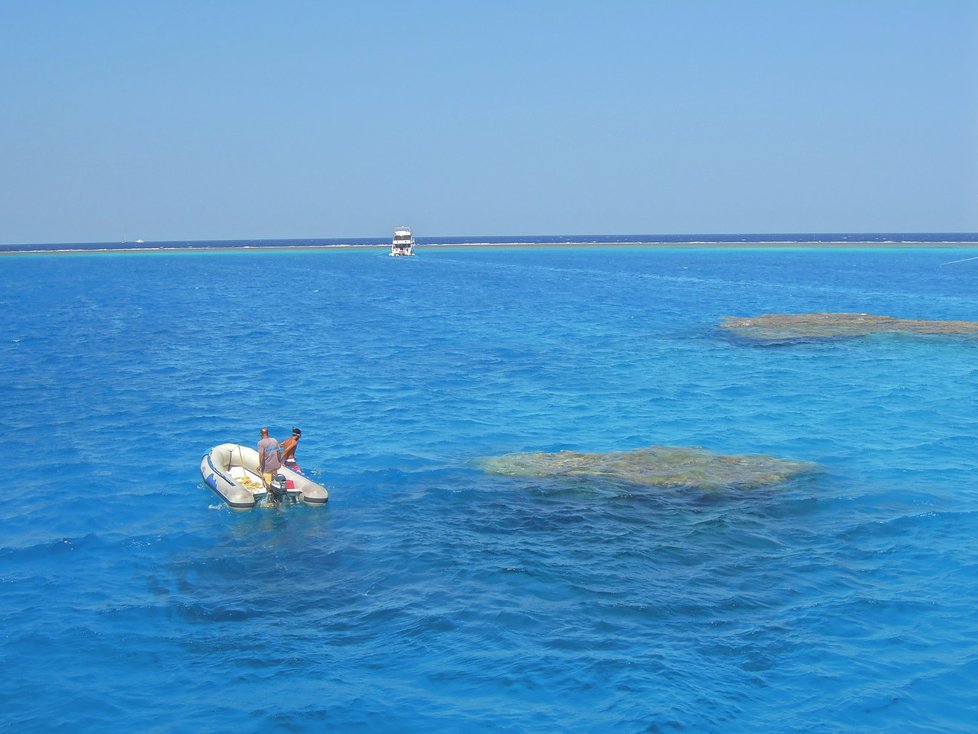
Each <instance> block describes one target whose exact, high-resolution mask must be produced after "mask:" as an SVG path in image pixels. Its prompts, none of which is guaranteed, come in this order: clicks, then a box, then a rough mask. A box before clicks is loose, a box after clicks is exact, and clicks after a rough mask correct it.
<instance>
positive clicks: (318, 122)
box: [0, 0, 978, 244]
mask: <svg viewBox="0 0 978 734" xmlns="http://www.w3.org/2000/svg"><path fill="white" fill-rule="evenodd" d="M397 224H408V225H411V226H413V227H414V229H415V232H416V234H418V235H419V236H421V237H422V238H424V237H425V236H429V237H430V236H434V235H477V234H482V235H504V234H601V233H604V234H624V233H721V232H758V233H763V232H840V231H851V232H870V231H893V232H925V231H978V2H974V1H973V0H968V1H964V0H958V1H956V0H913V1H911V0H777V1H757V2H747V1H744V2H735V1H733V0H730V1H725V0H634V1H632V0H622V1H620V2H615V1H613V0H610V1H608V2H598V1H597V0H595V1H593V2H576V1H574V0H554V1H549V0H548V1H539V2H535V1H534V0H519V1H517V0H513V1H511V2H509V1H506V0H496V1H494V2H468V1H466V0H454V1H451V0H445V1H442V2H436V1H434V0H411V1H406V0H399V1H397V2H378V1H372V0H362V1H357V2H327V1H325V0H324V1H322V2H313V1H310V2H293V1H291V0H274V1H272V0H268V1H267V2H247V1H240V2H231V1H213V0H211V1H208V0H192V1H191V2H184V1H182V0H166V1H163V0H160V1H159V2H149V1H147V2H139V1H132V0H118V1H116V2H103V1H100V0H90V1H87V2H81V1H67V0H65V1H64V2H51V1H49V0H0V243H25V244H26V243H40V242H88V241H120V240H122V239H124V238H128V239H137V238H140V239H145V240H167V239H235V238H291V237H301V238H304V237H356V236H378V237H384V236H387V235H388V234H389V231H390V230H391V228H392V227H393V226H394V225H397Z"/></svg>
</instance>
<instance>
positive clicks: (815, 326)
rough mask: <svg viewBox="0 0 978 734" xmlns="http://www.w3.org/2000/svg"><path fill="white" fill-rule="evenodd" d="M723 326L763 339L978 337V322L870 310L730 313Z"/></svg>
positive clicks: (745, 336)
mask: <svg viewBox="0 0 978 734" xmlns="http://www.w3.org/2000/svg"><path fill="white" fill-rule="evenodd" d="M720 326H721V327H722V328H724V329H726V330H727V331H729V332H731V333H732V334H734V335H735V336H738V337H743V338H746V339H754V340H763V341H774V340H790V339H840V338H845V337H857V336H868V335H869V334H881V333H899V334H938V335H946V336H972V337H978V321H929V320H927V319H896V318H892V317H890V316H874V315H873V314H866V313H799V314H763V315H761V316H753V317H751V318H741V317H736V316H729V317H727V318H725V319H724V320H723V322H721V324H720Z"/></svg>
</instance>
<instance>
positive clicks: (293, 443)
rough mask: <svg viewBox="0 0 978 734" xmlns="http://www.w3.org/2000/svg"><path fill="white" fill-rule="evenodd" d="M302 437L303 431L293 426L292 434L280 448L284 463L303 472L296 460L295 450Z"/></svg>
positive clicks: (294, 469)
mask: <svg viewBox="0 0 978 734" xmlns="http://www.w3.org/2000/svg"><path fill="white" fill-rule="evenodd" d="M300 438H302V431H301V430H300V429H298V428H293V429H292V435H291V436H290V437H289V438H287V439H285V440H284V441H283V442H282V445H281V446H280V447H279V448H280V449H281V451H282V464H284V465H285V466H287V467H288V468H289V469H291V470H292V471H294V472H298V473H299V474H302V469H300V468H299V465H298V463H296V460H295V450H296V448H298V446H299V439H300Z"/></svg>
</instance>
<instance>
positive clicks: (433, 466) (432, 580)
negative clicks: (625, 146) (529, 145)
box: [0, 247, 978, 734]
mask: <svg viewBox="0 0 978 734" xmlns="http://www.w3.org/2000/svg"><path fill="white" fill-rule="evenodd" d="M975 254H976V252H975V250H974V249H969V248H907V247H901V248H875V249H859V248H852V249H832V250H818V249H800V248H799V249H792V248H784V249H758V248H743V249H709V248H690V247H683V248H660V249H646V248H609V249H582V248H576V249H575V248H570V249H534V250H521V249H464V250H463V249H452V248H438V249H434V248H433V249H430V250H424V249H422V250H420V255H419V256H418V257H415V258H389V257H387V256H386V254H385V253H383V252H382V251H378V250H361V251H355V250H322V251H251V252H247V251H245V252H242V251H233V250H229V251H227V252H217V253H209V252H177V253H148V254H141V255H132V254H105V255H97V256H94V255H85V254H79V255H21V256H16V257H6V258H3V259H2V260H0V308H2V311H3V314H4V329H3V337H2V338H0V403H2V405H3V410H2V411H0V428H2V430H3V431H4V436H5V445H6V446H7V460H6V466H7V480H8V481H7V486H6V488H5V492H6V501H5V502H3V503H2V505H0V591H2V593H0V625H2V630H3V634H2V635H0V665H2V670H3V671H4V673H5V675H4V686H3V687H2V688H0V712H2V713H0V730H2V731H11V732H15V731H16V732H47V731H55V730H60V731H72V732H105V731H151V732H184V731H236V732H306V731H310V732H312V731H324V730H333V731H405V732H422V731H423V732H458V731H463V730H466V731H487V732H490V731H491V732H531V731H532V732H537V731H538V732H555V731H561V732H611V731H614V732H640V731H653V732H655V731H661V732H665V731H683V730H684V731H696V732H725V733H730V732H734V733H736V732H745V733H747V732H750V733H752V734H756V733H757V732H801V731H805V732H810V731H817V732H866V731H900V732H966V731H974V722H975V718H974V716H975V713H974V712H975V704H976V700H978V697H976V693H975V690H976V687H978V617H976V613H975V609H974V605H975V599H976V598H978V543H976V542H975V538H976V537H978V483H976V480H975V468H976V465H978V442H976V440H975V438H976V434H978V418H976V415H978V414H976V411H975V406H976V404H978V399H976V398H978V343H975V342H974V341H969V340H966V339H961V338H938V337H910V336H895V335H888V336H875V337H869V338H865V339H856V340H847V341H837V342H826V343H799V344H792V345H782V346H766V347H762V346H749V345H747V344H744V343H738V342H735V341H733V340H730V339H728V338H726V337H725V336H724V335H723V334H722V333H721V332H720V331H719V330H718V329H717V323H718V322H719V321H720V319H721V318H722V317H724V316H728V315H735V316H750V315H754V314H760V313H770V312H806V311H859V312H868V313H878V314H885V315H889V316H897V317H914V318H931V319H968V320H974V319H978V305H976V300H975V296H976V293H978V289H976V283H978V260H967V258H970V257H974V256H975ZM955 260H964V262H960V263H957V264H953V265H944V264H943V263H947V262H950V261H955ZM264 424H267V425H269V426H270V427H271V429H272V433H273V435H276V436H277V437H278V438H280V439H283V438H285V437H286V435H287V434H288V432H289V429H290V428H291V426H293V425H298V426H300V427H301V428H302V429H303V439H302V443H301V445H300V448H299V459H300V461H301V463H302V464H303V466H304V467H305V468H306V470H307V472H308V473H310V474H312V475H313V476H315V477H317V478H318V479H319V480H320V481H322V482H323V483H325V484H326V485H327V486H328V487H329V488H330V490H331V498H330V502H329V504H328V506H327V507H326V508H311V507H304V506H299V507H291V508H286V509H284V510H274V509H258V510H254V511H250V512H233V511H231V510H229V509H228V508H226V507H225V506H224V505H223V504H222V503H221V502H220V501H219V500H218V498H217V497H216V495H214V494H213V493H212V492H210V490H209V489H207V488H206V486H205V485H204V484H203V482H202V481H201V478H200V474H199V471H198V464H199V460H200V456H201V455H202V454H203V453H204V452H205V451H206V450H207V449H208V448H209V447H210V446H212V445H214V444H216V443H220V442H225V441H239V442H243V443H250V444H254V443H256V442H257V440H258V428H259V427H260V426H261V425H264ZM650 444H667V445H678V446H687V445H689V446H703V447H706V448H708V449H710V450H713V451H717V452H722V453H765V454H770V455H773V456H778V457H784V458H792V459H803V460H808V461H813V462H817V463H818V465H819V466H820V471H818V472H817V473H815V474H813V475H810V476H806V477H803V478H800V479H796V480H793V481H791V482H787V483H784V484H781V485H777V486H774V487H767V488H763V489H755V490H749V491H745V490H734V489H729V490H719V491H703V490H696V489H668V490H663V489H647V488H639V487H632V486H627V485H623V484H618V483H614V482H610V481H602V480H583V479H578V480H575V481H557V480H544V479H525V478H512V477H499V476H488V475H484V474H483V473H481V472H480V471H479V470H478V468H477V467H476V466H475V465H474V464H473V461H474V460H476V459H478V458H480V457H484V456H491V455H497V454H502V453H508V452H515V451H536V450H545V451H554V450H559V449H563V448H567V449H579V450H584V451H612V450H624V449H630V448H637V447H641V446H646V445H650Z"/></svg>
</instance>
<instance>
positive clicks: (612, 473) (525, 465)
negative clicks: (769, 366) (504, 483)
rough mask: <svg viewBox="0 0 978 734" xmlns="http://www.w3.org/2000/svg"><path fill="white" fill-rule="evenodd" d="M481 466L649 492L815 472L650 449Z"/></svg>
mask: <svg viewBox="0 0 978 734" xmlns="http://www.w3.org/2000/svg"><path fill="white" fill-rule="evenodd" d="M478 463H479V466H480V467H481V468H482V469H483V471H485V472H487V473H489V474H504V475H507V476H514V477H595V478H606V479H612V480H616V481H620V482H627V483H629V484H635V485H644V486H650V487H696V488H701V489H720V488H724V487H732V488H741V489H746V488H751V487H761V486H766V485H770V484H777V483H779V482H784V481H786V480H788V479H791V478H792V477H796V476H800V475H802V474H808V473H811V472H813V471H815V470H816V469H817V466H816V465H815V464H812V463H810V462H804V461H790V460H787V459H777V458H774V457H771V456H763V455H725V454H715V453H713V452H712V451H708V450H706V449H704V448H700V447H698V446H649V447H646V448H640V449H635V450H633V451H611V452H607V453H582V452H579V451H558V452H555V453H544V452H537V453H525V454H506V455H503V456H496V457H491V458H488V459H483V460H481V461H480V462H478Z"/></svg>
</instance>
